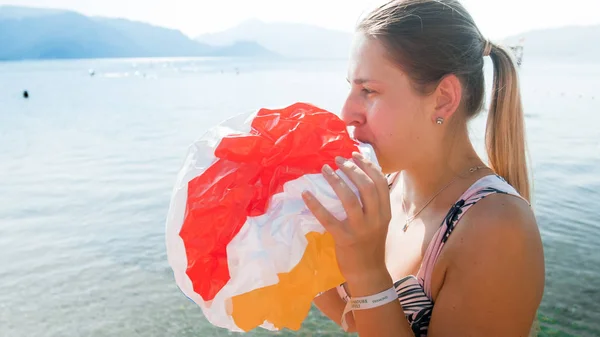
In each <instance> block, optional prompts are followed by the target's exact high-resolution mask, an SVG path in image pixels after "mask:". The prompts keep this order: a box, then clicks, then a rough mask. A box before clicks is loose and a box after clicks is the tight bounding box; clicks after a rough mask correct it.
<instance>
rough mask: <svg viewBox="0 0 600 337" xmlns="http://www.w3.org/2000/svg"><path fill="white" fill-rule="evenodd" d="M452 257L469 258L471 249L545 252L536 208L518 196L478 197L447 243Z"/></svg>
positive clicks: (478, 250) (479, 251)
mask: <svg viewBox="0 0 600 337" xmlns="http://www.w3.org/2000/svg"><path fill="white" fill-rule="evenodd" d="M446 249H448V251H449V253H451V255H452V260H455V261H457V262H460V261H463V260H469V253H474V252H478V254H477V255H481V254H493V255H497V256H498V255H500V256H501V255H506V256H507V257H509V256H512V255H514V254H516V253H517V252H523V251H530V252H531V254H533V255H535V254H538V255H541V254H542V250H543V249H542V243H541V237H540V232H539V229H538V225H537V221H536V218H535V214H534V212H533V209H532V208H531V207H530V206H529V204H528V203H527V202H526V201H525V200H523V199H521V198H519V197H516V196H513V195H509V194H503V193H494V194H491V195H488V196H486V197H485V198H483V199H481V200H479V201H478V202H477V203H476V204H475V205H473V206H472V207H471V208H470V209H469V210H468V211H467V212H466V213H465V214H464V215H463V217H462V218H461V220H460V224H459V225H458V226H457V228H456V230H455V231H454V233H453V234H452V236H451V237H450V239H449V240H448V243H447V247H446Z"/></svg>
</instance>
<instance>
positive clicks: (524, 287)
mask: <svg viewBox="0 0 600 337" xmlns="http://www.w3.org/2000/svg"><path fill="white" fill-rule="evenodd" d="M442 254H443V255H444V254H445V256H444V257H443V258H444V259H445V261H449V262H448V263H447V264H448V267H447V269H446V272H445V277H444V284H443V286H442V288H441V289H440V291H439V293H438V295H437V298H436V302H435V306H434V309H433V313H432V318H431V323H430V325H429V336H430V337H439V336H465V337H468V336H491V337H493V336H502V337H512V336H514V337H517V336H523V337H525V336H528V335H529V332H530V329H531V327H532V324H533V322H534V320H535V315H536V311H537V308H538V306H539V304H540V302H541V299H542V294H543V291H544V257H543V247H542V242H541V239H540V234H539V231H538V228H537V225H536V221H535V218H534V215H533V212H532V211H531V209H530V208H529V206H528V205H527V204H526V203H525V202H524V201H522V200H520V199H518V198H516V197H513V196H508V195H502V194H496V195H491V196H488V197H486V198H485V199H484V200H481V201H479V202H478V203H477V204H476V205H474V206H473V207H472V208H471V209H470V210H469V211H468V212H467V213H466V214H465V215H464V216H463V218H462V219H461V223H460V225H459V226H457V228H456V230H455V232H454V233H453V234H452V236H451V237H450V239H449V240H448V242H447V243H446V246H445V247H444V251H443V252H442ZM441 258H442V256H440V259H441Z"/></svg>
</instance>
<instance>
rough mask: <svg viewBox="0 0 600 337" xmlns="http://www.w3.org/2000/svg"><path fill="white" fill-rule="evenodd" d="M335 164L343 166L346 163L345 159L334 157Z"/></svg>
mask: <svg viewBox="0 0 600 337" xmlns="http://www.w3.org/2000/svg"><path fill="white" fill-rule="evenodd" d="M335 162H336V163H337V164H338V165H344V163H345V162H346V159H344V158H343V157H335Z"/></svg>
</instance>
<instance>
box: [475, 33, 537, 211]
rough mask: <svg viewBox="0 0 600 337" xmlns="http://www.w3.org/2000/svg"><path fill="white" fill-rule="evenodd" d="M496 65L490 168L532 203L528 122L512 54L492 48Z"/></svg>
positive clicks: (487, 137) (488, 146)
mask: <svg viewBox="0 0 600 337" xmlns="http://www.w3.org/2000/svg"><path fill="white" fill-rule="evenodd" d="M490 57H491V58H492V62H493V64H494V86H493V89H492V101H491V104H490V110H489V114H488V119H487V126H486V130H485V143H486V150H487V154H488V157H489V162H490V166H491V168H492V169H493V170H494V171H495V172H496V173H497V174H498V175H500V176H502V177H503V178H504V179H506V181H507V182H508V183H509V184H511V185H512V186H513V187H514V188H515V189H516V190H517V191H518V192H519V194H521V196H523V197H524V198H525V199H527V200H530V199H531V191H530V189H531V186H530V183H529V173H528V169H527V157H526V145H525V122H524V116H523V106H522V103H521V93H520V89H519V82H518V74H517V69H516V67H515V62H514V60H513V58H512V56H511V54H510V53H509V52H508V51H507V50H506V49H505V48H503V47H501V46H497V45H494V44H492V49H491V52H490Z"/></svg>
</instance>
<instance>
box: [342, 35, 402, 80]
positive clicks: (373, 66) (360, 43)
mask: <svg viewBox="0 0 600 337" xmlns="http://www.w3.org/2000/svg"><path fill="white" fill-rule="evenodd" d="M403 75H404V74H403V72H402V71H401V70H400V68H399V67H398V66H396V65H395V64H393V63H392V62H391V61H390V59H389V57H388V53H387V50H386V49H385V47H384V46H383V44H382V43H381V42H379V41H377V40H376V39H373V38H369V37H366V36H365V35H364V34H360V33H358V34H356V35H355V37H354V41H353V43H352V50H351V54H350V63H349V67H348V79H349V80H351V81H353V80H364V79H370V80H377V81H381V82H386V79H387V80H388V81H389V80H391V79H393V78H395V77H397V76H403Z"/></svg>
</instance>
